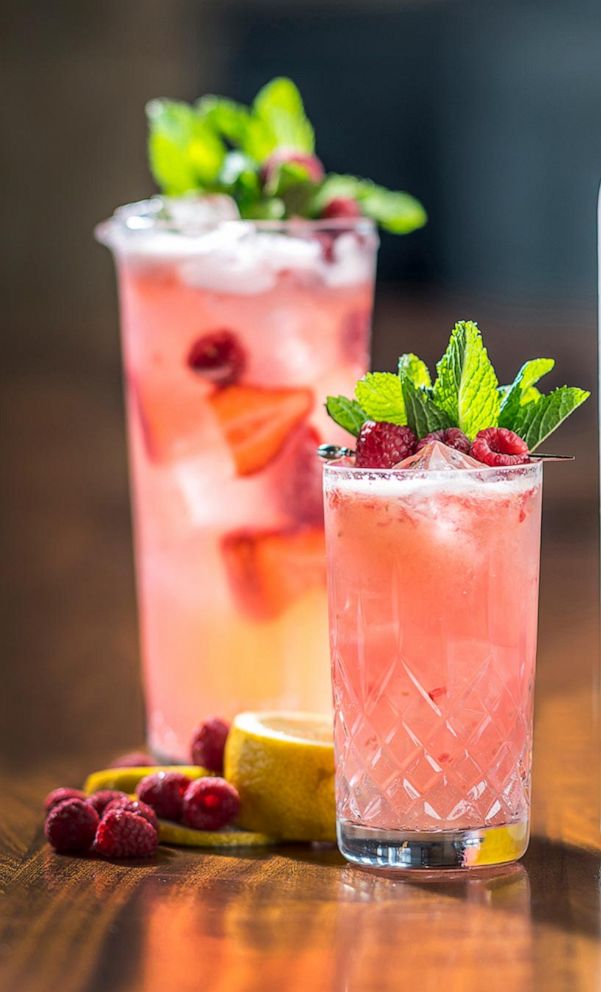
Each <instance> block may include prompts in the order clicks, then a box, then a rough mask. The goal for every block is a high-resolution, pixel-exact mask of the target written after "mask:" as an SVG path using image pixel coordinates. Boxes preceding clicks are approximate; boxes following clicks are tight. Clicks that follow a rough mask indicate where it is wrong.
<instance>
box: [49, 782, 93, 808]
mask: <svg viewBox="0 0 601 992" xmlns="http://www.w3.org/2000/svg"><path fill="white" fill-rule="evenodd" d="M87 798H88V797H87V795H86V794H85V792H82V791H81V789H69V788H63V787H61V788H59V789H53V790H52V792H49V793H48V795H47V796H46V798H45V799H44V809H45V811H46V812H47V813H49V812H50V810H51V809H53V807H54V806H58V804H59V803H62V802H64V801H65V799H87Z"/></svg>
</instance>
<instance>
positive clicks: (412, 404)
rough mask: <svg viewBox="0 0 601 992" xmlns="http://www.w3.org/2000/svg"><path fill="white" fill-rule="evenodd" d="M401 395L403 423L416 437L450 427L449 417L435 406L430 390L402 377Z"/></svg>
mask: <svg viewBox="0 0 601 992" xmlns="http://www.w3.org/2000/svg"><path fill="white" fill-rule="evenodd" d="M403 396H404V398H405V409H406V411H407V419H406V421H405V423H406V424H407V426H408V427H410V428H411V430H412V431H413V433H414V434H415V436H416V437H425V435H426V434H430V433H431V432H432V431H438V430H441V429H442V428H443V427H452V426H453V425H452V421H451V418H450V417H449V416H448V414H447V413H445V411H444V410H441V409H440V407H437V406H436V404H435V402H434V400H433V398H432V392H431V390H429V389H425V388H424V387H423V386H416V385H415V384H414V383H413V382H412V381H411V379H409V378H405V379H403Z"/></svg>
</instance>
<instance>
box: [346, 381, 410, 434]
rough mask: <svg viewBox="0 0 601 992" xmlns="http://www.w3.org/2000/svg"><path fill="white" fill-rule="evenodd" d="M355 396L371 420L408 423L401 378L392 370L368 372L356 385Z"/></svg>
mask: <svg viewBox="0 0 601 992" xmlns="http://www.w3.org/2000/svg"><path fill="white" fill-rule="evenodd" d="M355 396H356V398H357V402H358V403H359V406H360V407H361V409H362V410H364V411H365V413H366V414H367V417H368V419H369V420H386V421H387V422H388V423H389V424H406V423H407V415H406V413H405V401H404V399H403V390H402V387H401V380H400V379H399V377H398V375H394V374H393V373H392V372H368V373H367V375H364V376H363V378H362V379H359V382H358V383H357V385H356V386H355Z"/></svg>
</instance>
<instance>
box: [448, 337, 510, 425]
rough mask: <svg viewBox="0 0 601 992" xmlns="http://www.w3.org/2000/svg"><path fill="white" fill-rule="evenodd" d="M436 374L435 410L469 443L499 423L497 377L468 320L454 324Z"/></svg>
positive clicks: (480, 339) (480, 338) (480, 340)
mask: <svg viewBox="0 0 601 992" xmlns="http://www.w3.org/2000/svg"><path fill="white" fill-rule="evenodd" d="M436 371H437V373H438V377H437V379H436V382H435V383H434V401H435V403H436V406H437V407H439V408H440V409H441V410H444V412H445V413H446V414H447V416H448V417H449V419H450V420H451V422H452V423H453V424H454V425H456V426H457V427H459V429H460V430H462V431H463V433H464V434H465V435H466V436H467V437H468V438H470V440H472V439H473V438H475V436H476V434H477V433H478V431H481V430H483V429H484V428H485V427H490V426H491V425H493V424H494V425H496V424H497V423H498V419H499V408H500V400H499V394H498V391H497V387H498V382H497V377H496V375H495V370H494V368H493V366H492V363H491V361H490V359H489V357H488V354H487V352H486V348H485V347H484V345H483V344H482V335H481V334H480V331H479V330H478V325H477V324H475V323H474V322H473V321H471V320H460V321H459V322H458V323H457V324H455V327H454V328H453V331H452V333H451V339H450V341H449V344H448V347H447V350H446V351H445V353H444V355H443V356H442V358H441V359H440V361H439V362H438V364H437V366H436Z"/></svg>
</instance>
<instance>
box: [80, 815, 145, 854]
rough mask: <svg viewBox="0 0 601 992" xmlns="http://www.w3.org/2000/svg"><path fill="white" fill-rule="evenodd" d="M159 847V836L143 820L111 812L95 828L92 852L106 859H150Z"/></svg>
mask: <svg viewBox="0 0 601 992" xmlns="http://www.w3.org/2000/svg"><path fill="white" fill-rule="evenodd" d="M158 843H159V835H158V832H157V831H156V830H155V828H154V827H153V826H152V824H151V823H149V822H148V820H145V819H144V817H143V816H139V814H138V813H132V812H130V811H129V810H126V809H114V810H111V811H110V812H108V813H107V814H106V815H105V816H103V818H102V820H101V821H100V823H99V824H98V829H97V831H96V840H95V841H94V850H95V851H96V852H97V853H98V854H103V855H104V856H105V857H106V858H149V857H151V856H152V855H153V854H154V853H155V852H156V849H157V846H158Z"/></svg>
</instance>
